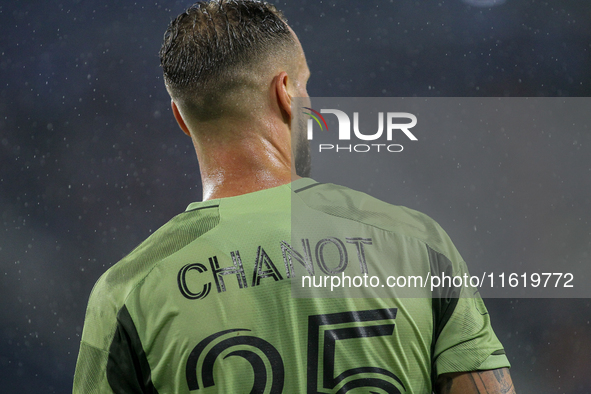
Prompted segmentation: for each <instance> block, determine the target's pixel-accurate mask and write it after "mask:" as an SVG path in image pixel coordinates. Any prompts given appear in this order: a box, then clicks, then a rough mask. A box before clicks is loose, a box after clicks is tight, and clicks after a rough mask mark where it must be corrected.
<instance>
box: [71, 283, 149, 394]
mask: <svg viewBox="0 0 591 394" xmlns="http://www.w3.org/2000/svg"><path fill="white" fill-rule="evenodd" d="M102 288H103V285H102V283H101V281H100V280H99V282H98V283H97V285H96V286H95V288H94V289H93V292H92V294H91V297H90V301H89V303H88V308H87V312H86V319H85V323H84V330H83V333H82V341H81V343H80V352H79V354H78V361H77V364H76V372H75V374H74V386H73V393H74V394H94V393H97V394H103V393H107V394H111V393H113V394H148V393H149V394H157V391H156V389H155V387H154V385H153V383H152V380H151V374H150V366H149V364H148V360H147V357H146V354H145V352H144V349H143V348H142V344H141V341H140V339H139V335H138V332H137V329H136V327H135V324H134V322H133V319H132V317H131V315H130V314H129V311H128V310H127V307H126V306H125V305H123V306H122V307H121V308H119V310H118V311H117V313H116V315H115V314H114V313H113V312H114V308H113V305H112V304H111V303H110V302H109V301H111V300H109V298H108V297H106V295H105V294H104V292H103V291H102ZM115 310H116V309H115Z"/></svg>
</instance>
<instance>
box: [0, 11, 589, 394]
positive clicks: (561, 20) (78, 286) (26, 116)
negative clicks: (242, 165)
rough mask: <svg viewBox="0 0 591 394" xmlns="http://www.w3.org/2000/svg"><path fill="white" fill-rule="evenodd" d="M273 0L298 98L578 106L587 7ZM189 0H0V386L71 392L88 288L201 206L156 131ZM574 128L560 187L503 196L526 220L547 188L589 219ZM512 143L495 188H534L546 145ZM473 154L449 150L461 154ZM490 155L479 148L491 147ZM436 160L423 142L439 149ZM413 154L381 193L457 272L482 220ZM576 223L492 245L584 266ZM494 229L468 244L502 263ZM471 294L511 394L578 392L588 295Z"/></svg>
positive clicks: (584, 389) (172, 144) (584, 384)
mask: <svg viewBox="0 0 591 394" xmlns="http://www.w3.org/2000/svg"><path fill="white" fill-rule="evenodd" d="M276 4H277V5H278V6H279V8H281V9H283V11H284V12H285V14H286V16H287V18H288V19H289V21H290V23H291V25H292V27H293V28H294V30H295V31H296V33H297V34H298V35H299V37H300V40H301V42H302V45H303V47H304V49H305V51H306V55H307V57H308V61H309V66H310V69H311V71H312V78H311V79H310V83H309V87H308V91H309V94H310V95H311V96H318V97H325V96H335V97H340V96H347V97H348V96H351V97H365V96H377V97H379V96H385V97H387V96H402V97H404V96H406V97H410V96H419V97H420V96H425V97H449V96H459V97H478V96H483V97H487V96H500V97H528V96H529V97H532V96H533V97H539V96H547V97H562V96H565V97H566V96H569V97H586V96H591V53H590V52H591V5H589V4H588V1H581V0H556V1H547V2H546V1H539V0H537V1H536V0H505V1H502V0H497V1H495V0H444V1H443V0H442V1H435V0H422V1H403V0H396V1H392V0H390V1H385V0H380V1H377V0H364V1H353V0H334V1H285V0H284V1H279V2H276ZM188 5H190V2H181V1H159V0H158V1H156V0H152V1H150V2H139V1H138V2H135V1H113V0H110V1H109V0H103V1H96V0H85V1H81V0H59V1H58V0H43V1H41V0H37V1H18V0H13V1H7V0H4V1H1V2H0V31H1V34H0V223H1V225H0V278H1V282H0V302H1V305H2V315H1V318H0V319H1V320H0V322H1V323H0V385H1V387H2V389H1V391H2V392H3V393H33V392H46V393H63V392H68V391H71V382H72V376H73V373H74V366H75V361H76V355H77V351H78V346H79V340H80V333H81V330H82V325H83V319H84V309H85V305H86V302H87V299H88V295H89V293H90V291H91V288H92V285H93V284H94V282H95V281H96V280H97V279H98V277H99V276H100V274H101V273H102V272H104V271H105V270H106V269H107V268H108V267H110V266H111V265H112V264H114V263H115V262H117V261H118V260H119V259H120V258H121V257H123V256H124V255H125V254H127V253H128V252H129V251H130V250H131V249H132V248H133V247H135V246H136V245H137V244H138V243H139V242H141V241H142V240H143V239H144V238H146V237H147V236H148V235H149V234H150V233H151V232H153V231H154V230H155V229H157V228H158V227H159V226H161V225H162V224H164V223H165V222H166V221H167V220H168V219H170V218H171V217H172V216H174V215H176V214H177V213H179V212H181V211H183V210H184V209H185V207H186V206H187V205H188V203H190V202H191V201H195V200H199V199H200V198H201V188H200V183H199V172H198V167H197V160H196V158H195V154H194V152H193V148H192V145H191V142H190V140H189V139H188V138H187V137H185V135H184V134H183V133H182V132H181V131H180V130H179V129H178V127H177V126H176V124H175V123H174V120H173V119H172V115H171V111H170V108H169V107H170V104H169V98H168V95H167V93H166V91H165V89H164V87H163V83H162V78H161V72H160V68H159V60H158V56H157V53H158V50H159V47H160V43H161V39H162V36H163V33H164V30H165V29H166V26H167V24H168V23H169V21H170V20H171V19H172V18H174V17H175V16H176V15H177V14H179V13H180V12H182V11H183V10H184V9H185V8H186V7H187V6H188ZM440 132H441V133H446V130H441V131H440ZM590 133H591V132H590V131H589V130H588V129H586V130H582V131H581V132H580V133H578V134H577V140H575V141H574V142H572V141H571V143H572V145H573V147H572V153H573V155H574V156H572V155H571V156H568V155H567V156H568V157H565V158H564V159H565V160H570V161H569V163H572V166H571V167H569V169H570V172H569V171H567V170H568V169H567V170H565V171H566V172H568V173H570V175H571V176H572V178H570V179H569V180H568V181H567V182H563V180H562V179H560V174H563V173H565V172H564V171H563V172H559V173H557V174H554V178H556V177H558V179H554V181H553V184H552V185H551V186H552V187H553V188H552V190H546V189H544V190H539V191H537V192H536V193H533V194H532V195H533V196H535V197H534V198H533V199H519V200H516V202H515V204H517V205H515V206H514V207H513V208H514V212H515V215H518V213H519V212H520V211H521V210H522V209H526V210H527V211H528V212H531V214H533V215H536V213H538V212H540V213H544V214H545V216H543V217H544V218H546V217H549V216H548V212H551V206H553V205H554V203H553V202H548V201H550V200H546V198H547V196H552V198H553V200H551V201H554V202H557V203H560V204H562V207H563V208H565V209H566V210H568V209H571V208H572V210H573V212H577V213H579V212H588V211H590V210H591V209H589V208H591V201H590V198H591V197H590V196H591V193H590V192H591V188H590V183H591V180H590V175H591V159H590V158H589V154H587V153H585V152H586V151H588V150H589V143H590V142H591V138H590V136H589V134H590ZM555 137H557V138H558V139H559V138H560V136H559V135H557V136H555ZM529 141H530V139H529V137H528V134H527V130H524V132H523V134H522V135H519V136H515V138H514V139H513V140H512V141H511V142H512V144H513V147H512V151H511V152H510V153H507V152H506V148H503V149H505V150H504V151H503V152H505V153H504V155H503V157H501V155H500V154H499V157H498V159H499V161H500V162H502V163H505V167H504V168H503V171H505V172H506V174H507V175H510V177H509V180H510V182H511V183H512V184H514V185H521V187H532V188H534V187H536V186H537V184H535V182H534V183H532V182H531V180H532V178H531V176H532V174H533V176H534V178H533V179H534V180H535V179H536V178H535V176H540V177H542V178H543V177H545V176H548V177H551V176H553V175H552V168H548V167H547V166H546V167H545V166H544V163H546V164H547V163H548V162H550V163H554V162H556V163H558V162H561V160H562V158H561V157H560V156H556V155H557V154H558V153H557V152H554V151H553V150H552V145H551V143H550V142H548V143H547V144H546V145H544V147H543V152H542V153H543V154H539V155H537V154H536V149H537V148H538V145H536V144H534V145H533V146H532V144H531V143H530V142H529ZM425 143H427V142H425ZM474 143H475V142H474V141H467V143H466V144H465V145H457V144H456V145H455V148H454V149H462V150H463V151H470V150H471V149H473V148H474ZM497 143H498V144H499V146H498V147H497V146H491V147H490V150H489V151H488V152H489V154H491V155H494V152H495V151H496V148H500V147H502V146H503V144H506V141H503V139H502V138H499V139H497ZM540 149H542V148H540ZM491 152H492V153H491ZM522 153H523V154H522ZM452 154H453V152H449V151H447V150H441V156H442V157H445V156H446V155H452ZM474 154H475V155H478V151H475V153H474ZM508 155H509V156H508ZM572 157H575V161H572V160H573V159H572ZM417 159H419V160H417ZM451 159H452V158H451V157H450V160H451ZM413 160H414V161H413V163H414V164H413V165H409V166H408V167H407V168H405V177H406V178H405V179H406V180H408V181H404V180H401V179H398V178H395V177H394V178H392V179H391V182H393V184H395V185H396V183H397V182H400V183H399V185H398V186H400V189H401V190H405V192H404V193H402V194H401V195H400V196H399V195H397V189H398V188H396V187H393V188H392V194H391V195H390V196H389V198H388V200H389V201H390V202H395V203H398V204H401V205H406V206H409V207H411V208H415V209H418V210H422V211H424V212H426V213H427V214H429V215H430V216H432V217H434V218H435V219H436V220H438V221H439V222H440V224H441V225H442V226H443V227H444V228H446V229H449V230H448V231H449V232H450V235H451V236H452V239H454V240H456V244H458V248H459V249H460V252H461V253H462V254H463V256H464V258H465V259H466V260H467V261H470V259H475V258H478V256H479V255H481V254H482V253H484V252H483V251H482V248H483V246H482V245H479V244H478V242H476V243H472V242H469V241H467V239H469V238H465V239H464V238H463V234H464V233H465V232H471V233H474V232H475V229H476V227H474V231H472V226H471V224H472V223H474V222H475V221H478V224H479V226H480V225H485V226H486V212H485V213H482V210H481V211H480V212H476V211H475V210H474V209H473V208H471V209H456V208H457V207H453V206H451V205H450V204H449V201H456V199H455V197H453V196H459V195H461V199H464V200H462V201H463V204H464V206H466V204H470V203H472V204H474V206H477V205H478V200H477V199H476V200H475V198H476V197H477V194H470V193H467V192H466V190H462V188H461V187H458V185H463V186H465V182H466V181H465V180H464V179H461V178H457V179H454V178H453V177H447V179H446V181H445V182H439V181H438V179H433V178H432V177H429V176H425V174H428V173H430V171H432V168H428V167H424V166H421V164H420V163H422V161H421V160H420V158H413ZM382 170H383V171H385V172H387V171H388V169H382ZM471 176H474V177H477V176H478V173H474V174H472V175H471ZM544 179H546V178H544ZM573 179H575V181H573ZM528 182H529V183H528ZM540 184H541V183H540ZM528 185H529V186H528ZM434 196H448V197H447V198H441V199H439V198H433V197H434ZM458 198H460V197H458ZM548 198H549V197H548ZM471 199H472V200H471ZM426 201H429V203H428V204H426V203H425V202H426ZM478 215H480V216H478ZM482 216H484V217H485V219H482ZM587 219H588V217H583V216H580V215H571V216H567V217H554V218H553V221H552V222H550V223H548V222H546V221H544V220H529V221H528V220H523V221H522V226H521V227H520V228H513V229H512V230H511V234H510V236H511V237H512V238H511V240H512V241H513V242H519V240H520V237H523V242H524V246H523V248H524V250H525V249H526V248H529V249H528V250H531V249H532V248H533V249H535V248H536V245H537V244H536V240H532V239H529V238H528V237H527V234H528V230H529V229H531V228H535V229H536V230H537V231H542V232H544V229H545V228H546V227H547V235H548V237H547V238H545V239H544V240H543V243H544V244H545V245H546V247H548V245H550V248H549V250H552V247H551V246H552V245H553V242H554V241H553V240H554V234H557V235H559V241H556V245H555V246H556V249H557V250H558V249H559V250H561V253H562V254H561V256H562V257H563V258H565V259H568V258H569V250H571V249H572V250H573V252H572V253H573V254H576V259H578V260H577V261H579V262H581V263H583V264H589V263H590V257H589V245H590V241H591V235H590V233H589V229H590V225H589V222H588V221H587ZM483 220H485V222H484V223H482V221H483ZM490 220H494V218H490ZM464 223H469V224H470V225H469V226H463V224H464ZM556 226H558V227H556ZM464 227H465V229H464ZM557 228H558V230H556V229H557ZM540 229H541V230H540ZM553 229H554V230H553ZM506 237H507V234H496V235H495V237H491V236H487V238H486V240H487V241H486V242H488V243H489V244H490V245H489V246H487V247H490V248H491V249H492V250H497V251H498V252H499V254H500V255H502V256H503V258H504V259H508V260H509V261H512V259H513V258H515V257H514V256H513V255H512V253H511V250H509V251H507V249H506V248H505V245H506V243H505V242H506V240H507V238H506ZM516 240H517V241H516ZM538 241H539V240H538ZM537 256H538V258H544V256H543V255H540V254H538V255H537ZM515 262H516V263H517V262H518V259H516V260H515ZM486 302H487V306H488V308H489V311H490V313H491V316H492V319H493V326H494V327H495V329H496V331H497V334H498V336H499V338H500V339H501V341H502V342H503V343H504V345H505V347H506V348H507V352H508V354H509V358H510V361H511V362H512V364H513V370H512V374H513V377H514V381H515V384H516V387H517V389H518V392H520V393H569V394H570V393H577V394H578V393H589V392H591V374H590V373H589V371H591V325H590V320H591V305H590V301H589V300H588V299H489V300H487V301H486Z"/></svg>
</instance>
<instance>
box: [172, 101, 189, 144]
mask: <svg viewBox="0 0 591 394" xmlns="http://www.w3.org/2000/svg"><path fill="white" fill-rule="evenodd" d="M170 106H171V107H172V113H173V114H174V118H175V119H176V122H177V123H178V124H179V126H180V128H181V130H183V132H184V133H185V134H187V135H188V136H189V137H190V136H191V132H190V131H189V128H188V127H187V124H186V123H185V120H184V119H183V116H182V115H181V112H180V111H179V107H177V105H176V103H175V102H174V100H170Z"/></svg>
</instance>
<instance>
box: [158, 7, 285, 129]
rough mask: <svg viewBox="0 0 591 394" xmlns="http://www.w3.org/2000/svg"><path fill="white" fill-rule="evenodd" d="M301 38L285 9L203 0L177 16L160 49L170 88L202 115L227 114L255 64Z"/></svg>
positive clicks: (206, 117)
mask: <svg viewBox="0 0 591 394" xmlns="http://www.w3.org/2000/svg"><path fill="white" fill-rule="evenodd" d="M296 48H297V44H296V41H295V39H294V37H293V35H292V33H291V31H290V29H289V27H288V25H287V23H286V20H285V18H284V16H283V14H282V13H281V12H280V11H279V10H277V9H276V8H275V7H274V6H273V5H271V4H269V3H267V2H264V1H253V0H250V1H249V0H211V1H204V2H198V3H196V4H194V5H192V6H191V7H190V8H189V9H187V11H185V12H184V13H182V14H180V15H179V16H178V17H177V18H176V19H174V20H173V21H172V22H171V23H170V25H169V26H168V29H167V30H166V33H165V34H164V42H163V44H162V47H161V49H160V64H161V66H162V70H163V73H164V82H165V84H166V87H167V90H168V92H169V93H170V95H171V97H172V98H173V100H175V101H176V102H177V104H179V105H181V106H184V107H185V108H188V109H189V110H190V112H191V113H192V114H193V116H196V118H197V119H200V120H209V119H215V118H217V117H220V116H222V115H223V109H221V107H222V105H221V104H222V103H223V102H224V98H225V97H226V94H227V93H228V92H229V91H231V90H232V89H234V88H240V87H244V86H246V85H248V84H252V78H250V77H249V75H250V74H249V73H252V71H253V66H254V65H256V64H258V63H260V61H262V60H264V59H268V58H269V57H270V56H289V54H292V55H293V54H294V53H295V49H296Z"/></svg>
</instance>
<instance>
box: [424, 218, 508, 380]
mask: <svg viewBox="0 0 591 394" xmlns="http://www.w3.org/2000/svg"><path fill="white" fill-rule="evenodd" d="M440 231H441V232H442V233H443V237H442V239H443V242H442V243H439V245H438V250H434V249H431V248H430V247H428V254H429V260H430V264H431V273H432V275H437V276H439V277H440V278H443V277H445V276H447V277H450V278H451V277H457V276H459V277H462V278H464V277H469V274H468V268H467V266H466V263H465V262H464V261H463V260H462V258H461V256H460V254H459V253H458V251H457V250H456V248H455V247H454V245H453V244H452V243H451V241H450V240H449V238H448V237H447V234H445V233H444V232H443V230H440ZM448 256H449V257H448ZM441 283H442V286H441V287H439V288H437V289H436V290H435V291H434V293H433V301H432V302H433V304H432V305H433V323H434V324H433V352H432V360H433V378H434V379H436V378H437V377H438V376H439V375H441V374H444V373H453V372H468V371H479V370H489V369H497V368H504V367H510V363H509V360H508V359H507V357H506V355H505V350H504V348H503V345H502V344H501V342H500V341H499V339H498V338H497V336H496V335H495V333H494V331H493V329H492V326H491V322H490V316H489V314H488V310H487V309H486V307H485V305H484V302H483V300H482V298H481V296H480V293H479V292H478V289H477V288H474V287H471V286H470V285H469V283H468V286H465V285H464V284H462V286H460V287H455V286H453V284H452V285H444V284H443V283H444V282H443V280H442V282H441ZM463 283H464V282H463Z"/></svg>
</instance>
